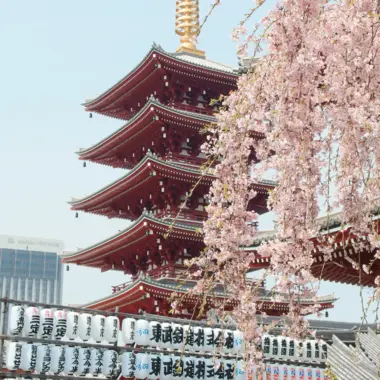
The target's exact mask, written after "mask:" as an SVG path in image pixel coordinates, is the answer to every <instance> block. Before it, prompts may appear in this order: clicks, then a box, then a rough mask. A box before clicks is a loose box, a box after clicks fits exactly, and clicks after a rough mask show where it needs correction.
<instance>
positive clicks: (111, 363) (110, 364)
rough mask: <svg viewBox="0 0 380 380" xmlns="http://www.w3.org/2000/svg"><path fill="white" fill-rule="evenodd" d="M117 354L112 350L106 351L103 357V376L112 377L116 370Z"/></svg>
mask: <svg viewBox="0 0 380 380" xmlns="http://www.w3.org/2000/svg"><path fill="white" fill-rule="evenodd" d="M117 358H118V355H117V352H116V351H113V350H107V351H105V352H104V356H103V367H102V373H103V375H104V376H113V375H114V374H115V371H116V368H117Z"/></svg>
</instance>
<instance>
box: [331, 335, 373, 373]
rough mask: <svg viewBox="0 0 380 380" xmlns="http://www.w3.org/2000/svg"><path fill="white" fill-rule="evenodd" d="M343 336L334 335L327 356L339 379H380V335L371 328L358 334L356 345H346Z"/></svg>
mask: <svg viewBox="0 0 380 380" xmlns="http://www.w3.org/2000/svg"><path fill="white" fill-rule="evenodd" d="M341 339H342V338H341V337H340V336H339V338H338V337H337V336H334V337H333V344H332V345H331V346H329V347H328V350H327V358H328V363H329V365H330V367H331V370H332V372H333V374H334V375H335V376H338V379H355V380H376V379H379V357H380V337H379V335H376V334H375V332H374V331H373V330H371V329H368V333H363V332H360V331H359V332H358V333H357V334H356V339H355V340H356V345H355V346H353V345H348V346H347V345H346V344H344V343H343V342H342V341H341Z"/></svg>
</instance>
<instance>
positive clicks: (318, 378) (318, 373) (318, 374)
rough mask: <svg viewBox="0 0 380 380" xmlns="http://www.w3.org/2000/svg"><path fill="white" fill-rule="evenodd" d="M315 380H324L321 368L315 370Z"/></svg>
mask: <svg viewBox="0 0 380 380" xmlns="http://www.w3.org/2000/svg"><path fill="white" fill-rule="evenodd" d="M312 379H313V380H323V373H322V370H321V369H320V368H313V377H312Z"/></svg>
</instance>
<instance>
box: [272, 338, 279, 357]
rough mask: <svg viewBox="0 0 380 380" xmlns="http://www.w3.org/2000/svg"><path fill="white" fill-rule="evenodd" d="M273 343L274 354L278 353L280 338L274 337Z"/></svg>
mask: <svg viewBox="0 0 380 380" xmlns="http://www.w3.org/2000/svg"><path fill="white" fill-rule="evenodd" d="M272 344H273V346H272V355H278V340H277V339H276V338H274V339H273V343H272Z"/></svg>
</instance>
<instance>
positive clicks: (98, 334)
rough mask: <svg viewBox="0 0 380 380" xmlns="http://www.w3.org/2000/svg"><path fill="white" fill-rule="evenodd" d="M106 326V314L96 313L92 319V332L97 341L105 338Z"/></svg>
mask: <svg viewBox="0 0 380 380" xmlns="http://www.w3.org/2000/svg"><path fill="white" fill-rule="evenodd" d="M105 326H106V317H105V316H104V315H94V316H93V317H92V319H91V334H92V339H94V340H95V342H98V343H99V342H102V341H103V340H104V332H105Z"/></svg>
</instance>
